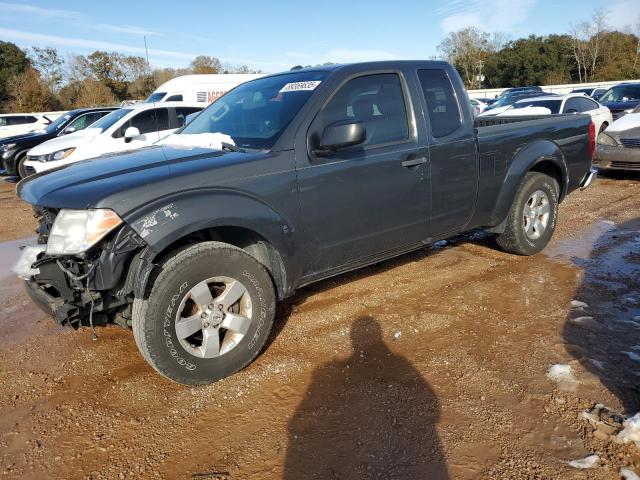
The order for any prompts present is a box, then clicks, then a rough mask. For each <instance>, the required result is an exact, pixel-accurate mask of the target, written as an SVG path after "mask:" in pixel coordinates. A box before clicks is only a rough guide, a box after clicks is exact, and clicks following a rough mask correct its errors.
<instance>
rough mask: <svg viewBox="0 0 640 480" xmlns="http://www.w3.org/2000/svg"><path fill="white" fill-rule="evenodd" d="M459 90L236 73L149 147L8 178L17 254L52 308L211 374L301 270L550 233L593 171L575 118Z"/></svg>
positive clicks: (262, 337)
mask: <svg viewBox="0 0 640 480" xmlns="http://www.w3.org/2000/svg"><path fill="white" fill-rule="evenodd" d="M467 99H468V97H467V94H466V92H465V89H464V85H463V83H462V80H461V79H460V76H459V75H458V73H457V72H456V70H455V69H454V68H453V67H452V66H451V65H449V64H448V63H445V62H428V61H424V62H423V61H388V62H370V63H362V64H352V65H334V66H321V67H315V68H309V69H302V70H296V71H291V72H286V73H281V74H275V75H270V76H265V77H262V78H259V79H257V80H252V81H249V82H246V83H243V84H242V85H240V86H238V87H236V88H235V89H233V90H231V91H230V92H228V93H227V94H225V95H224V96H222V97H221V98H219V99H218V100H216V101H215V102H214V103H212V104H211V105H210V106H209V107H208V108H207V109H205V110H203V111H202V112H201V113H200V114H199V115H198V116H197V117H196V118H195V119H193V120H192V121H191V123H189V124H188V125H187V126H186V127H184V128H183V129H182V131H180V132H179V133H177V134H175V135H173V136H172V137H168V138H167V139H166V141H164V142H163V143H162V144H158V145H155V146H151V147H148V148H144V149H141V150H135V151H129V152H122V153H120V154H114V155H110V156H108V157H100V158H96V159H92V160H88V161H83V162H79V163H76V164H72V165H69V166H67V167H61V168H60V169H57V170H54V171H52V172H50V173H47V174H46V175H40V174H38V175H35V176H33V177H29V178H27V179H25V180H23V181H21V182H20V183H19V184H18V195H19V196H20V198H22V199H23V200H24V201H26V202H28V203H30V204H31V205H33V207H34V211H35V212H36V215H37V216H38V218H39V233H40V237H39V240H40V242H41V244H40V245H39V246H31V247H26V248H25V249H24V251H23V253H22V256H21V258H20V260H19V262H18V265H17V266H16V269H15V271H16V273H18V274H19V275H20V276H21V278H24V279H25V280H26V282H25V283H26V287H27V292H29V294H30V295H31V297H32V298H33V299H34V301H35V302H36V303H37V304H38V305H39V306H40V307H41V308H43V309H44V310H45V311H46V312H49V313H50V314H52V315H53V316H54V318H55V319H56V320H57V321H58V322H60V323H62V324H65V325H70V326H74V327H79V326H83V325H89V326H92V325H93V324H96V325H104V324H106V323H117V324H119V325H121V326H124V327H127V328H128V327H131V328H132V330H133V335H134V338H135V341H136V343H137V345H138V348H139V349H140V351H141V353H142V355H143V356H144V358H145V359H146V360H147V361H148V362H149V363H150V364H151V365H152V366H153V367H154V368H155V369H156V370H157V371H158V372H159V373H161V374H162V375H164V376H166V377H168V378H170V379H172V380H174V381H177V382H181V383H187V384H201V383H208V382H212V381H215V380H217V379H220V378H222V377H225V376H228V375H230V374H232V373H234V372H236V371H238V370H240V369H242V368H244V367H245V366H247V365H248V364H249V363H250V362H251V361H252V360H253V359H254V358H255V357H256V356H257V355H258V353H259V352H260V351H261V349H262V348H263V346H264V345H265V342H266V341H267V339H268V338H269V335H270V331H271V328H272V326H273V322H274V316H275V311H276V302H277V301H278V300H280V299H284V298H287V297H289V296H291V295H293V293H294V292H295V291H296V289H298V288H300V287H302V286H304V285H308V284H310V283H313V282H317V281H320V280H322V279H326V278H328V277H332V276H335V275H338V274H341V273H344V272H347V271H350V270H354V269H356V268H360V267H364V266H366V265H371V264H374V263H377V262H380V261H382V260H385V259H388V258H391V257H394V256H398V255H401V254H403V253H406V252H409V251H412V250H416V249H419V248H422V247H424V246H425V245H429V244H432V243H433V242H436V241H438V240H440V239H443V238H447V237H450V236H452V235H455V234H457V233H458V232H462V231H466V230H470V229H475V228H485V229H487V230H488V231H490V232H492V233H493V234H495V235H496V241H497V243H498V245H500V247H501V248H503V249H504V250H505V251H508V252H511V253H515V254H520V255H532V254H535V253H537V252H539V251H541V250H542V249H543V248H544V247H545V246H546V245H547V243H548V242H549V240H550V239H551V236H552V234H553V231H554V229H555V226H556V221H557V217H558V205H559V203H560V202H561V201H562V200H563V199H564V198H565V197H566V196H567V194H569V193H570V192H571V191H573V190H575V189H577V188H579V187H586V186H587V185H588V184H589V182H590V181H591V179H592V178H593V175H592V173H591V172H590V167H591V159H592V153H593V149H594V145H595V130H594V127H593V123H592V121H591V118H590V117H589V116H587V115H553V116H548V117H543V118H540V117H536V118H531V117H499V118H488V119H476V120H474V118H473V113H472V111H471V108H470V105H469V102H468V100H467ZM220 135H222V136H223V137H225V138H226V139H227V140H226V141H222V142H221V143H219V144H218V145H217V146H215V147H213V146H211V144H205V143H203V142H202V138H203V137H204V138H206V139H209V140H207V141H208V142H213V141H215V138H217V137H216V136H220ZM229 137H230V138H229ZM172 142H175V143H174V146H172ZM189 142H193V143H191V144H190V143H189ZM189 145H191V146H189ZM392 294H393V292H391V291H390V292H389V295H392ZM51 361H56V360H55V359H52V360H51Z"/></svg>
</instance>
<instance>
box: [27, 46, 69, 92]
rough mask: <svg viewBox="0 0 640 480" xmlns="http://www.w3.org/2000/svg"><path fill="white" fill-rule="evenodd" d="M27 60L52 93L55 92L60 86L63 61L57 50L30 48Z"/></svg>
mask: <svg viewBox="0 0 640 480" xmlns="http://www.w3.org/2000/svg"><path fill="white" fill-rule="evenodd" d="M29 59H30V60H31V64H32V65H33V66H34V67H35V69H36V70H38V72H39V73H40V77H41V78H42V80H43V81H44V83H45V84H46V85H47V86H48V87H49V89H51V91H53V92H55V91H57V90H58V88H59V87H60V85H61V84H62V70H63V67H64V60H63V59H62V57H61V56H60V54H59V53H58V50H56V49H55V48H52V47H44V48H40V47H32V48H31V52H29Z"/></svg>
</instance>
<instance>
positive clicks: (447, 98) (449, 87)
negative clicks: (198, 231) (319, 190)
mask: <svg viewBox="0 0 640 480" xmlns="http://www.w3.org/2000/svg"><path fill="white" fill-rule="evenodd" d="M418 79H419V80H420V86H421V88H422V93H423V95H424V100H425V102H426V105H427V114H428V116H429V123H430V124H431V134H432V135H433V137H434V138H441V137H446V136H447V135H451V134H452V133H454V132H456V131H457V130H458V129H460V128H461V127H462V116H461V112H460V106H459V105H458V99H457V97H456V94H455V91H454V89H453V84H452V83H451V79H450V78H449V75H448V74H447V72H445V71H444V70H442V69H439V68H433V69H420V70H418Z"/></svg>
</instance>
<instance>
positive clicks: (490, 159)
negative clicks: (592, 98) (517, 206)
mask: <svg viewBox="0 0 640 480" xmlns="http://www.w3.org/2000/svg"><path fill="white" fill-rule="evenodd" d="M500 118H501V119H506V120H507V121H508V120H510V119H509V118H508V117H500ZM590 122H591V118H590V117H589V116H588V115H550V116H548V117H541V118H535V119H524V120H523V121H514V122H513V123H505V124H499V125H489V126H483V125H482V123H480V126H478V127H477V132H478V151H479V162H480V179H479V183H480V191H479V196H478V208H477V210H476V216H475V218H474V219H473V222H472V223H473V225H472V226H473V227H479V226H495V225H497V224H499V223H500V222H502V220H504V218H505V217H506V215H507V213H508V211H509V208H510V207H511V203H512V202H513V198H514V197H515V194H516V192H517V190H518V187H519V186H520V184H521V182H522V179H523V178H524V176H525V174H526V173H527V172H528V171H530V170H532V169H533V168H534V167H535V165H537V164H539V163H541V162H545V161H549V162H552V163H553V164H554V165H556V166H557V168H558V169H559V170H560V172H562V177H563V179H562V182H561V185H560V188H561V197H560V198H561V199H563V198H564V196H565V195H566V194H567V193H569V192H571V191H572V190H574V189H576V188H577V187H578V185H579V183H580V181H581V180H582V178H583V177H584V175H586V173H587V172H588V171H589V169H590V167H591V158H590V156H589V123H590Z"/></svg>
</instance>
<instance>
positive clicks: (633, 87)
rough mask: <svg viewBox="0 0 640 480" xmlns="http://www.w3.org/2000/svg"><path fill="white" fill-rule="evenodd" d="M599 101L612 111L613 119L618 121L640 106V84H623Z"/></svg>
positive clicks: (608, 91)
mask: <svg viewBox="0 0 640 480" xmlns="http://www.w3.org/2000/svg"><path fill="white" fill-rule="evenodd" d="M599 101H600V103H601V104H602V105H604V106H605V107H607V108H608V109H609V110H611V115H612V116H613V119H614V120H617V119H618V118H620V117H622V116H623V115H626V114H627V113H631V112H632V111H633V110H634V109H635V108H636V107H637V106H638V105H640V83H621V84H619V85H616V86H614V87H611V88H610V89H609V90H607V91H606V92H605V93H604V94H603V95H602V97H600V100H599Z"/></svg>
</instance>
